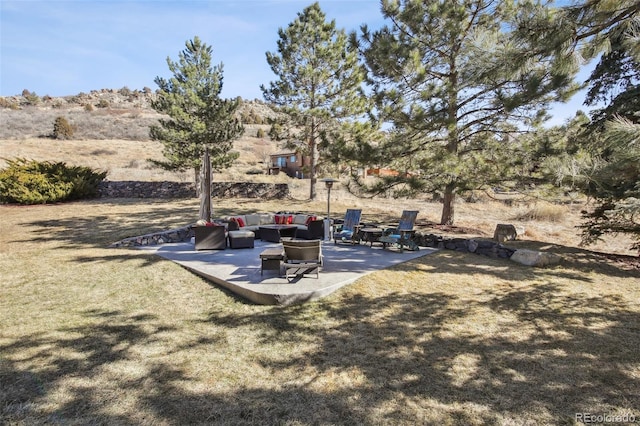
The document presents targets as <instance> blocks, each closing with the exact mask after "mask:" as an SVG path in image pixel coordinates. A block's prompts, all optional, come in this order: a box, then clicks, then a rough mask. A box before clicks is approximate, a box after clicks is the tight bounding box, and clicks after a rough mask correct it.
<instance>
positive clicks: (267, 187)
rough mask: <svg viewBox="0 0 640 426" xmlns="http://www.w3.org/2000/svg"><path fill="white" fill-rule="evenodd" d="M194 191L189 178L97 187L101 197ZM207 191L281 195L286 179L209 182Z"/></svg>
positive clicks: (192, 193)
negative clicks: (269, 181) (188, 180)
mask: <svg viewBox="0 0 640 426" xmlns="http://www.w3.org/2000/svg"><path fill="white" fill-rule="evenodd" d="M195 193H196V192H195V185H194V184H193V183H192V182H169V181H163V182H141V181H103V182H101V183H100V186H99V187H98V196H99V197H102V198H193V197H195ZM211 193H212V195H213V196H214V197H217V198H220V197H226V198H265V199H285V198H288V197H289V195H290V193H289V185H287V184H286V183H253V182H213V183H212V184H211Z"/></svg>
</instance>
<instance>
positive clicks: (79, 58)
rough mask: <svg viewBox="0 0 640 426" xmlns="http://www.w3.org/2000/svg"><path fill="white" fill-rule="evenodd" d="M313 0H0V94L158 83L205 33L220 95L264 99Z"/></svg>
mask: <svg viewBox="0 0 640 426" xmlns="http://www.w3.org/2000/svg"><path fill="white" fill-rule="evenodd" d="M312 3H313V1H312V0H306V1H302V0H200V1H189V0H185V1H182V0H181V1H178V0H129V1H126V0H119V1H118V0H71V1H60V0H48V1H47V0H40V1H37V0H1V1H0V95H1V96H12V95H17V94H20V93H21V92H22V90H23V89H27V90H29V91H31V92H35V93H36V94H38V95H40V96H43V95H50V96H68V95H76V94H78V93H80V92H89V91H91V90H98V89H120V88H122V87H125V86H126V87H128V88H129V89H142V88H144V87H145V86H146V87H149V88H151V89H153V90H155V89H157V86H156V84H155V83H154V82H153V80H154V78H155V77H156V76H162V77H170V76H171V75H170V72H169V69H168V67H167V63H166V58H167V56H168V57H170V58H171V59H172V60H177V59H178V53H179V52H180V51H182V50H183V49H184V48H185V42H186V41H187V40H190V39H193V37H194V36H198V37H200V39H202V41H203V42H205V43H207V44H208V45H211V46H212V47H213V62H214V64H218V63H220V62H222V63H223V64H224V74H223V75H224V86H223V92H222V96H223V97H225V98H232V97H236V96H242V98H244V99H254V98H258V99H262V92H261V91H260V85H261V84H265V85H267V84H268V83H269V82H270V81H272V80H274V78H275V76H274V75H273V73H272V72H271V70H270V68H269V66H268V64H267V62H266V59H265V52H267V51H272V52H275V51H277V45H276V41H277V39H278V28H286V27H287V25H288V24H289V23H290V22H291V21H293V20H294V19H295V18H296V16H297V13H298V12H301V11H302V10H303V9H304V8H305V7H306V6H308V5H310V4H312ZM319 3H320V6H321V8H322V10H323V11H324V12H325V14H326V15H327V19H328V20H331V19H335V21H336V24H337V27H338V28H343V29H345V30H347V31H351V30H357V29H358V28H359V26H360V25H361V24H362V23H367V24H368V25H369V26H370V27H371V28H377V27H379V26H381V25H382V24H383V23H384V21H383V19H382V15H381V13H380V5H379V1H378V0H321V1H320V2H319ZM583 98H584V95H583V94H578V95H576V96H575V97H574V98H573V99H572V101H571V102H570V103H569V104H566V105H562V106H559V107H557V108H554V110H553V115H554V119H553V122H552V123H551V124H560V123H562V122H563V121H564V120H565V119H567V118H569V117H572V116H573V115H574V114H575V111H576V110H577V109H584V107H582V106H581V104H582V101H583Z"/></svg>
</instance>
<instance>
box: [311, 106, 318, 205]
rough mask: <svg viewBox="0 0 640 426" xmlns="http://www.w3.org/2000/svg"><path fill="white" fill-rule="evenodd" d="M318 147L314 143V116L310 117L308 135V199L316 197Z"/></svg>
mask: <svg viewBox="0 0 640 426" xmlns="http://www.w3.org/2000/svg"><path fill="white" fill-rule="evenodd" d="M317 151H318V147H317V143H316V118H315V117H312V118H311V135H310V136H309V156H310V157H311V158H310V159H309V160H310V163H311V164H310V165H309V167H310V170H309V177H310V179H309V199H310V200H315V199H316V181H317V176H316V172H317V170H316V168H317V166H318V152H317Z"/></svg>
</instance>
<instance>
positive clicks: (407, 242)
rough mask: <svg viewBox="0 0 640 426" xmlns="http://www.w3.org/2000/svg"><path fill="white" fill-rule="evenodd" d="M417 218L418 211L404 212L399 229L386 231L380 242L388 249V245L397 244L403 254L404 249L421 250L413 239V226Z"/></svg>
mask: <svg viewBox="0 0 640 426" xmlns="http://www.w3.org/2000/svg"><path fill="white" fill-rule="evenodd" d="M417 216H418V211H417V210H404V211H403V212H402V216H401V217H400V221H399V222H398V227H397V228H387V229H385V230H384V232H383V236H382V237H380V239H379V241H380V242H382V244H383V246H384V247H386V246H387V244H389V245H392V244H396V245H397V246H398V248H399V249H400V251H401V252H402V251H403V249H404V247H407V248H408V249H409V250H419V249H420V247H419V246H418V244H416V243H415V242H414V241H413V240H412V239H411V236H412V235H413V225H414V224H415V222H416V217H417Z"/></svg>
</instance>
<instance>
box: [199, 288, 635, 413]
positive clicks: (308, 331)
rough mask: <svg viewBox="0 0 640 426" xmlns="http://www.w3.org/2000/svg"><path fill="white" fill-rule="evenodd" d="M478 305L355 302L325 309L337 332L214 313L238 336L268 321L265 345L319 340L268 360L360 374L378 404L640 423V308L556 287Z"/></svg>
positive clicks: (414, 299)
mask: <svg viewBox="0 0 640 426" xmlns="http://www.w3.org/2000/svg"><path fill="white" fill-rule="evenodd" d="M478 299H479V300H478V301H475V302H469V301H465V302H464V303H455V302H456V301H455V298H453V297H452V296H451V295H445V294H439V293H433V294H426V295H425V294H389V295H385V296H384V297H380V298H368V297H362V296H359V297H353V296H351V295H349V296H348V297H342V298H340V299H339V300H333V303H332V302H329V301H323V302H321V305H322V308H321V311H322V314H323V315H325V316H326V317H327V318H328V319H329V320H328V321H329V322H331V323H332V325H331V327H330V328H325V327H317V326H315V325H314V324H313V322H312V321H307V322H305V323H303V324H300V319H299V316H300V315H304V313H305V308H304V307H290V308H287V310H286V312H285V313H283V312H275V311H271V312H265V313H263V314H262V315H259V316H258V317H257V318H256V316H255V315H251V316H241V315H239V316H233V315H231V316H230V315H225V316H224V317H219V316H217V315H216V314H215V313H212V315H211V318H210V321H212V322H214V323H216V324H217V323H222V324H225V325H226V326H228V327H231V328H234V327H241V326H245V325H247V324H263V330H264V333H263V335H262V342H263V343H264V344H268V343H269V342H282V341H288V342H296V341H316V342H317V346H316V349H314V350H312V351H309V352H307V353H305V354H303V355H302V356H297V357H292V358H288V359H285V360H278V361H274V360H267V359H264V360H262V363H263V365H264V366H266V367H267V368H269V369H272V370H274V371H278V370H283V369H295V368H299V366H301V365H311V366H313V369H315V370H317V371H318V373H317V374H318V375H319V376H322V375H325V374H326V375H331V374H333V372H335V371H358V372H360V373H361V374H363V375H364V376H365V378H366V379H365V380H364V382H365V383H366V386H363V387H362V388H361V389H353V390H352V392H354V393H355V392H358V391H360V392H366V391H367V389H369V390H370V391H371V392H373V393H375V397H374V399H373V400H372V401H370V402H369V403H370V404H371V406H379V405H384V404H391V405H394V404H395V402H394V401H396V400H397V399H398V398H407V399H408V400H409V401H411V403H412V404H415V405H416V406H419V405H420V401H423V402H424V401H435V405H436V406H442V405H445V406H447V407H446V408H443V409H442V410H443V411H442V412H443V413H449V414H447V415H445V418H444V419H443V418H441V419H440V420H446V421H453V422H455V423H458V424H464V423H465V421H464V419H465V416H471V417H470V418H469V417H467V418H466V420H470V419H471V418H473V422H472V423H483V424H486V423H494V422H498V419H502V420H501V421H504V420H505V419H506V420H507V421H509V420H514V419H519V420H515V422H516V423H521V422H525V421H528V420H527V419H529V418H530V417H531V416H534V415H535V416H539V417H537V419H538V421H540V420H541V419H542V421H548V422H553V423H563V422H568V423H570V422H572V419H574V418H575V413H583V412H594V410H595V412H606V413H614V412H618V413H620V412H626V413H635V414H636V416H638V415H640V413H639V412H638V407H637V404H636V405H634V403H633V402H632V401H637V398H638V396H639V394H638V389H640V378H638V376H637V374H635V375H634V368H637V352H638V349H640V336H639V335H638V333H637V330H638V329H640V313H639V312H638V311H637V307H635V308H634V307H633V306H631V305H630V304H629V302H628V301H625V300H623V299H622V298H619V297H614V296H604V297H594V296H587V295H584V294H580V293H579V292H576V293H574V294H569V295H568V294H563V293H562V291H561V290H560V288H558V287H556V286H555V285H553V284H545V285H541V286H540V287H536V288H527V289H524V290H515V291H514V290H511V289H506V288H503V289H500V290H496V291H485V292H482V293H481V294H480V295H479V298H478ZM487 299H488V302H487ZM483 310H488V311H490V312H491V314H492V315H493V316H497V317H498V318H502V317H503V316H504V315H507V318H502V321H505V322H504V323H502V324H501V323H498V324H496V323H495V319H491V318H489V319H488V320H487V319H484V318H482V317H479V316H478V315H477V312H480V311H483ZM381 314H382V315H381ZM474 321H480V324H479V323H477V322H474ZM482 321H490V322H489V323H486V324H484V323H482ZM465 323H466V325H464V326H462V324H465ZM465 327H468V331H465ZM477 328H480V330H478V331H476V329H477ZM485 329H486V330H487V331H486V332H483V331H482V330H485ZM310 336H313V337H310ZM634 366H636V367H634ZM347 405H348V404H347ZM470 407H475V408H476V409H477V412H476V413H475V414H474V413H472V412H471V411H468V410H469V408H470ZM478 407H481V408H478ZM633 410H635V411H633ZM418 412H419V410H418ZM416 414H417V412H415V411H411V410H406V411H404V410H401V411H400V412H396V413H394V414H393V416H392V417H391V418H389V419H387V420H389V421H393V422H397V423H402V422H410V421H411V420H412V416H415V415H416ZM441 415H442V413H441ZM447 416H449V417H447ZM476 416H479V417H476ZM414 419H415V417H414Z"/></svg>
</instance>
